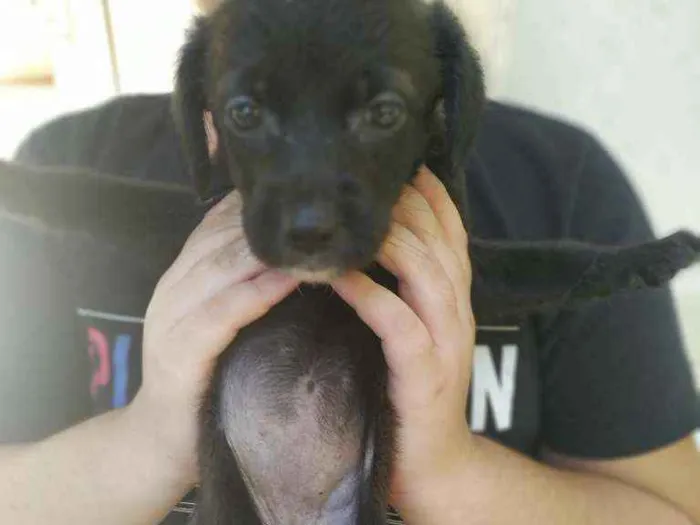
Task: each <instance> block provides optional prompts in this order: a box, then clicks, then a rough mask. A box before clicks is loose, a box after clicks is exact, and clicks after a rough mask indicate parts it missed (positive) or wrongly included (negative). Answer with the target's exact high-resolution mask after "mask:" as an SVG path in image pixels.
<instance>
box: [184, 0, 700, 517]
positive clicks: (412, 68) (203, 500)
mask: <svg viewBox="0 0 700 525" xmlns="http://www.w3.org/2000/svg"><path fill="white" fill-rule="evenodd" d="M176 80H177V82H176V84H177V85H176V92H175V108H174V109H175V116H176V120H177V122H178V124H179V128H180V132H181V135H182V137H183V139H184V140H183V144H184V146H185V149H186V152H187V153H188V156H189V160H190V162H191V168H192V172H193V174H194V181H195V184H196V189H197V192H198V193H199V195H200V197H201V198H202V199H203V200H205V201H207V200H216V199H217V198H219V197H220V196H221V195H223V194H225V193H226V192H228V191H230V190H231V189H233V188H234V187H235V188H237V189H238V190H239V191H240V192H241V194H242V197H243V204H244V207H243V226H244V230H245V234H246V236H247V239H248V241H249V243H250V245H251V248H252V250H253V252H254V253H255V254H256V255H257V256H258V257H259V258H260V259H261V260H262V261H263V262H265V263H267V264H268V265H270V266H272V267H277V268H280V269H284V270H286V271H288V272H292V273H294V274H296V275H298V276H301V277H302V278H303V279H304V280H305V281H308V282H314V281H321V282H322V281H327V280H329V279H330V278H332V277H333V276H336V275H339V274H341V273H343V272H345V271H347V270H349V269H359V268H363V269H366V270H367V271H368V272H369V274H370V275H371V276H372V277H373V278H374V279H375V280H377V281H379V282H380V283H382V284H383V285H385V286H387V287H388V288H391V289H395V287H396V282H395V280H394V278H393V277H392V276H390V275H388V274H387V273H386V272H383V271H382V270H381V269H380V268H377V267H376V266H375V265H374V264H373V260H374V258H375V256H376V253H377V251H378V249H379V246H380V243H381V242H382V240H383V239H384V237H385V236H386V234H387V231H388V227H389V221H390V214H391V210H392V207H393V206H394V205H395V203H396V202H397V200H398V197H399V194H400V192H401V190H402V188H403V187H404V185H405V184H407V183H409V182H410V181H411V179H412V178H413V177H414V175H415V173H416V170H417V168H418V167H419V166H420V165H421V164H427V165H428V166H429V167H430V168H431V169H432V171H434V172H435V173H436V174H437V175H438V177H440V178H441V180H442V181H443V182H444V183H445V185H446V186H447V188H448V190H449V192H450V194H451V196H452V198H453V199H454V201H455V202H456V204H457V205H458V207H459V209H460V210H461V212H462V214H463V217H464V220H465V222H466V223H467V224H468V213H467V211H468V210H466V209H465V207H464V202H465V195H464V187H463V185H464V179H463V177H462V176H461V175H462V174H461V169H462V166H463V164H464V162H463V161H464V158H465V156H466V155H467V154H468V152H469V147H470V145H471V142H472V139H473V137H474V134H475V131H476V129H477V127H478V124H479V117H480V114H481V111H482V106H483V103H484V87H483V81H482V71H481V68H480V66H479V61H478V59H477V56H476V54H475V52H474V50H473V49H472V47H471V46H470V44H469V42H468V40H467V37H466V35H465V34H464V32H463V30H462V28H461V26H460V24H459V23H458V21H457V19H456V18H455V16H454V15H453V14H452V13H451V12H450V10H449V9H448V8H447V7H446V6H445V5H444V4H443V3H440V2H437V3H433V4H426V3H424V2H421V1H419V0H385V1H381V2H378V1H376V0H315V1H314V0H306V1H287V0H255V1H254V0H231V1H227V2H224V3H223V5H222V6H221V7H220V8H219V9H218V10H217V11H216V12H214V13H213V14H212V15H210V16H209V17H207V18H202V19H200V20H198V21H197V23H196V25H195V27H194V28H193V30H192V32H191V34H190V36H189V40H188V42H187V44H186V45H185V47H184V49H183V50H182V55H181V61H180V64H179V69H178V72H177V79H176ZM683 235H684V234H681V236H680V237H678V238H673V239H671V240H670V241H668V242H670V245H669V247H670V248H672V249H673V248H675V247H676V245H677V246H678V251H677V252H672V251H665V252H664V253H663V254H661V253H659V252H656V251H655V250H657V249H658V248H659V246H641V247H637V251H636V252H634V254H631V252H627V257H620V253H618V252H617V251H616V250H613V249H610V250H607V251H605V250H598V251H597V252H596V253H591V252H589V251H587V250H586V248H587V247H583V246H581V245H577V244H573V243H571V244H565V245H564V244H563V245H560V246H558V247H557V249H556V250H555V251H549V252H548V251H542V247H541V246H540V247H535V248H534V249H533V247H532V246H531V245H522V246H513V247H510V248H509V250H511V251H510V252H509V253H510V254H511V255H513V254H515V257H513V258H510V259H508V258H505V257H503V255H504V253H503V252H502V251H500V250H501V248H503V245H501V244H499V243H485V242H480V241H478V240H475V241H474V242H473V243H472V246H471V248H470V255H471V257H472V259H473V260H474V261H475V265H476V268H477V269H481V268H482V267H486V266H491V267H493V268H494V269H497V275H498V276H499V278H500V280H499V279H496V280H495V282H494V281H489V280H488V275H489V271H488V270H487V271H486V273H485V274H478V273H477V275H476V276H475V283H474V286H475V295H479V293H482V292H483V291H487V293H486V294H484V296H485V297H489V294H488V292H491V291H494V292H495V293H496V295H495V296H494V295H493V294H492V295H490V298H491V299H495V300H493V301H492V302H491V303H490V304H489V303H486V305H487V307H488V308H489V309H490V311H491V312H497V313H498V314H510V313H521V312H523V311H526V310H528V309H536V308H538V307H540V306H542V305H543V303H553V302H554V303H556V301H562V300H563V301H566V300H567V296H566V293H564V294H562V293H561V292H562V290H561V281H558V280H555V279H553V278H552V275H553V274H552V273H551V270H552V269H554V270H555V271H558V272H560V273H559V274H558V275H559V276H562V277H564V278H565V280H567V279H566V278H567V277H568V276H570V275H571V274H572V272H571V270H574V271H575V272H576V273H577V274H578V279H577V280H576V281H575V282H576V283H577V284H576V286H577V287H578V288H576V287H573V288H569V289H568V290H567V291H570V292H573V294H574V295H576V296H585V295H586V294H588V295H591V296H593V295H606V294H607V293H608V292H609V290H611V289H613V288H615V287H616V286H617V285H620V284H622V285H623V286H625V287H634V286H637V285H639V286H647V285H650V284H652V285H653V284H658V283H660V282H661V281H662V280H666V279H667V278H668V277H669V275H668V274H667V273H666V272H665V271H663V270H662V271H659V270H660V269H661V268H659V267H658V266H657V265H656V263H657V262H658V263H661V264H662V265H665V264H666V263H668V262H669V255H670V256H671V259H672V260H675V261H678V260H679V259H683V260H686V261H690V260H692V259H693V258H694V257H695V255H696V253H697V249H698V246H697V243H695V244H694V245H693V246H692V247H690V246H688V245H687V243H688V242H695V241H696V239H694V238H693V237H692V236H687V237H684V236H683ZM630 255H632V257H631V258H630ZM613 260H618V261H624V266H623V267H621V268H622V269H623V270H624V271H623V274H618V273H617V272H616V267H615V266H612V267H611V266H610V262H611V261H613ZM543 263H548V264H543ZM635 263H639V267H638V268H636V270H638V271H634V272H633V273H632V274H630V273H628V272H629V270H630V269H631V268H632V266H634V265H635ZM582 265H583V266H582ZM584 266H585V267H586V268H587V271H586V272H582V271H581V270H582V268H583V267H584ZM601 270H602V272H601ZM522 272H530V275H531V276H532V277H535V276H534V274H535V273H537V272H541V273H540V277H542V279H541V280H540V281H537V279H536V277H535V282H536V283H537V284H536V286H534V287H532V288H531V289H529V290H525V293H518V292H517V291H515V290H514V289H513V288H512V287H510V286H509V283H507V282H504V278H506V277H507V276H514V275H518V273H521V274H522ZM475 273H476V272H475ZM555 275H556V274H555ZM601 275H605V276H606V278H605V279H603V280H602V281H601V280H600V277H601ZM630 276H632V278H631V279H630ZM606 279H607V280H606ZM573 282H574V281H569V280H567V283H568V285H572V283H573ZM572 286H573V285H572ZM499 288H500V290H499ZM536 290H537V291H536ZM499 291H501V292H502V295H501V296H500V297H498V293H499ZM508 299H512V300H511V301H509V300H508ZM509 306H513V307H514V308H513V309H509ZM477 311H478V310H477ZM201 422H202V427H201V436H200V458H199V460H200V467H201V474H202V484H201V487H200V501H199V508H198V523H199V524H200V525H214V524H223V523H227V522H236V523H245V524H248V523H250V524H256V525H257V524H259V523H275V524H293V523H319V524H321V523H324V524H325V523H337V524H340V523H347V524H350V523H358V524H359V523H361V524H364V525H366V524H374V523H377V524H378V523H382V522H383V521H384V512H385V508H386V502H387V488H388V486H387V483H388V473H389V469H390V463H391V459H392V456H393V445H394V443H393V429H394V416H393V413H392V408H391V406H390V404H389V402H388V400H387V398H386V364H385V363H384V361H383V357H382V351H381V347H380V344H379V341H378V339H377V338H376V337H375V336H374V335H373V334H372V333H371V332H370V331H369V330H368V329H367V327H365V326H364V325H363V324H362V323H361V321H360V320H359V319H358V318H357V317H356V316H355V314H354V312H352V311H351V310H350V308H348V307H347V306H346V305H345V304H344V303H343V302H342V301H341V300H340V299H338V298H337V297H335V296H333V295H332V294H330V293H329V292H328V291H327V290H324V289H319V288H314V287H306V288H304V289H303V293H300V294H294V295H292V296H290V297H289V298H288V299H287V300H285V301H283V302H282V303H281V304H280V305H279V306H277V307H276V308H274V309H273V310H272V311H271V312H270V314H269V315H267V316H266V317H265V318H264V319H262V320H260V321H259V322H256V323H254V324H253V325H251V326H250V327H248V328H247V329H246V330H244V331H242V332H241V334H240V335H239V336H238V338H237V339H236V341H235V342H234V343H233V345H232V346H231V347H230V348H229V349H228V350H227V351H226V352H225V353H224V354H223V355H222V357H221V359H220V361H219V366H218V367H217V371H216V375H215V377H214V380H213V382H212V384H211V389H210V391H209V393H208V395H207V396H206V398H205V400H204V404H203V408H202V413H201Z"/></svg>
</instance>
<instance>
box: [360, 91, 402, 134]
mask: <svg viewBox="0 0 700 525" xmlns="http://www.w3.org/2000/svg"><path fill="white" fill-rule="evenodd" d="M405 113H406V107H405V106H404V103H403V101H402V100H401V99H400V98H399V97H398V96H397V95H394V94H385V95H380V96H378V97H377V98H375V99H374V100H373V101H372V102H371V103H370V105H369V108H368V109H367V115H366V119H367V121H368V123H369V124H371V125H372V126H374V127H377V128H380V129H383V130H389V129H392V128H395V127H398V126H399V125H400V124H402V123H403V120H404V116H405Z"/></svg>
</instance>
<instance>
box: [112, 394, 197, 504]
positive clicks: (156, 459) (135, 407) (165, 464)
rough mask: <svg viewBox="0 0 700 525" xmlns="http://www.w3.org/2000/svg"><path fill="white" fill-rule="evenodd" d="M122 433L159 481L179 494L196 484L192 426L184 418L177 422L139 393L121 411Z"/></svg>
mask: <svg viewBox="0 0 700 525" xmlns="http://www.w3.org/2000/svg"><path fill="white" fill-rule="evenodd" d="M122 410H123V412H122V414H121V417H123V422H124V425H125V427H124V428H125V430H126V432H128V433H129V435H131V436H133V438H132V439H134V440H135V441H137V442H138V443H139V444H140V445H141V446H142V447H143V448H142V450H143V451H144V453H145V454H147V455H148V457H149V461H150V462H152V463H153V466H154V468H157V469H158V470H159V472H160V473H161V475H162V477H163V481H164V482H167V483H169V484H173V485H175V486H180V487H181V488H182V490H183V493H184V492H186V491H187V490H189V489H190V488H191V486H192V485H194V484H195V483H196V481H197V474H198V473H197V460H196V446H195V434H196V432H195V431H194V430H193V428H192V426H193V423H192V422H190V421H189V420H188V418H187V417H181V418H180V419H179V422H178V421H177V420H175V419H174V418H173V411H172V410H164V409H163V407H159V406H154V405H153V404H151V403H150V402H149V400H148V399H147V398H146V397H145V396H142V395H141V393H140V394H139V395H137V396H136V398H135V399H134V400H133V402H132V403H131V404H130V405H128V406H127V407H126V408H124V409H122Z"/></svg>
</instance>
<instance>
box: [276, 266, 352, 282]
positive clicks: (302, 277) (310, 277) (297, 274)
mask: <svg viewBox="0 0 700 525" xmlns="http://www.w3.org/2000/svg"><path fill="white" fill-rule="evenodd" d="M282 271H283V272H285V273H286V274H288V275H290V276H291V277H292V278H294V279H296V280H298V281H301V282H305V283H309V284H328V283H330V282H331V281H333V280H335V279H337V278H338V277H340V276H341V275H343V273H344V272H342V271H341V270H340V269H339V268H322V269H318V270H314V269H309V268H306V267H292V268H284V269H282Z"/></svg>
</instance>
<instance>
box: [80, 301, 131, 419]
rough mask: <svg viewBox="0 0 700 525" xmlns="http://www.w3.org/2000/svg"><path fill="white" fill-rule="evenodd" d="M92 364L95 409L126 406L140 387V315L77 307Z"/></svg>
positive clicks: (102, 410) (92, 391) (91, 378)
mask: <svg viewBox="0 0 700 525" xmlns="http://www.w3.org/2000/svg"><path fill="white" fill-rule="evenodd" d="M77 314H78V317H79V319H80V321H81V324H82V327H83V330H84V336H85V340H86V342H87V353H88V358H89V359H90V363H91V365H92V375H91V377H90V385H89V388H90V395H91V396H92V399H93V402H94V406H95V411H96V412H98V413H99V412H104V411H106V410H110V409H114V408H121V407H124V406H126V405H127V404H128V403H129V401H131V398H132V397H133V395H134V394H135V391H136V390H137V389H138V387H139V383H140V379H141V377H140V376H141V374H140V363H141V354H140V349H141V335H142V334H141V332H142V325H143V319H142V318H140V317H134V316H128V315H118V314H113V313H108V312H100V311H96V310H89V309H84V308H81V309H78V311H77Z"/></svg>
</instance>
